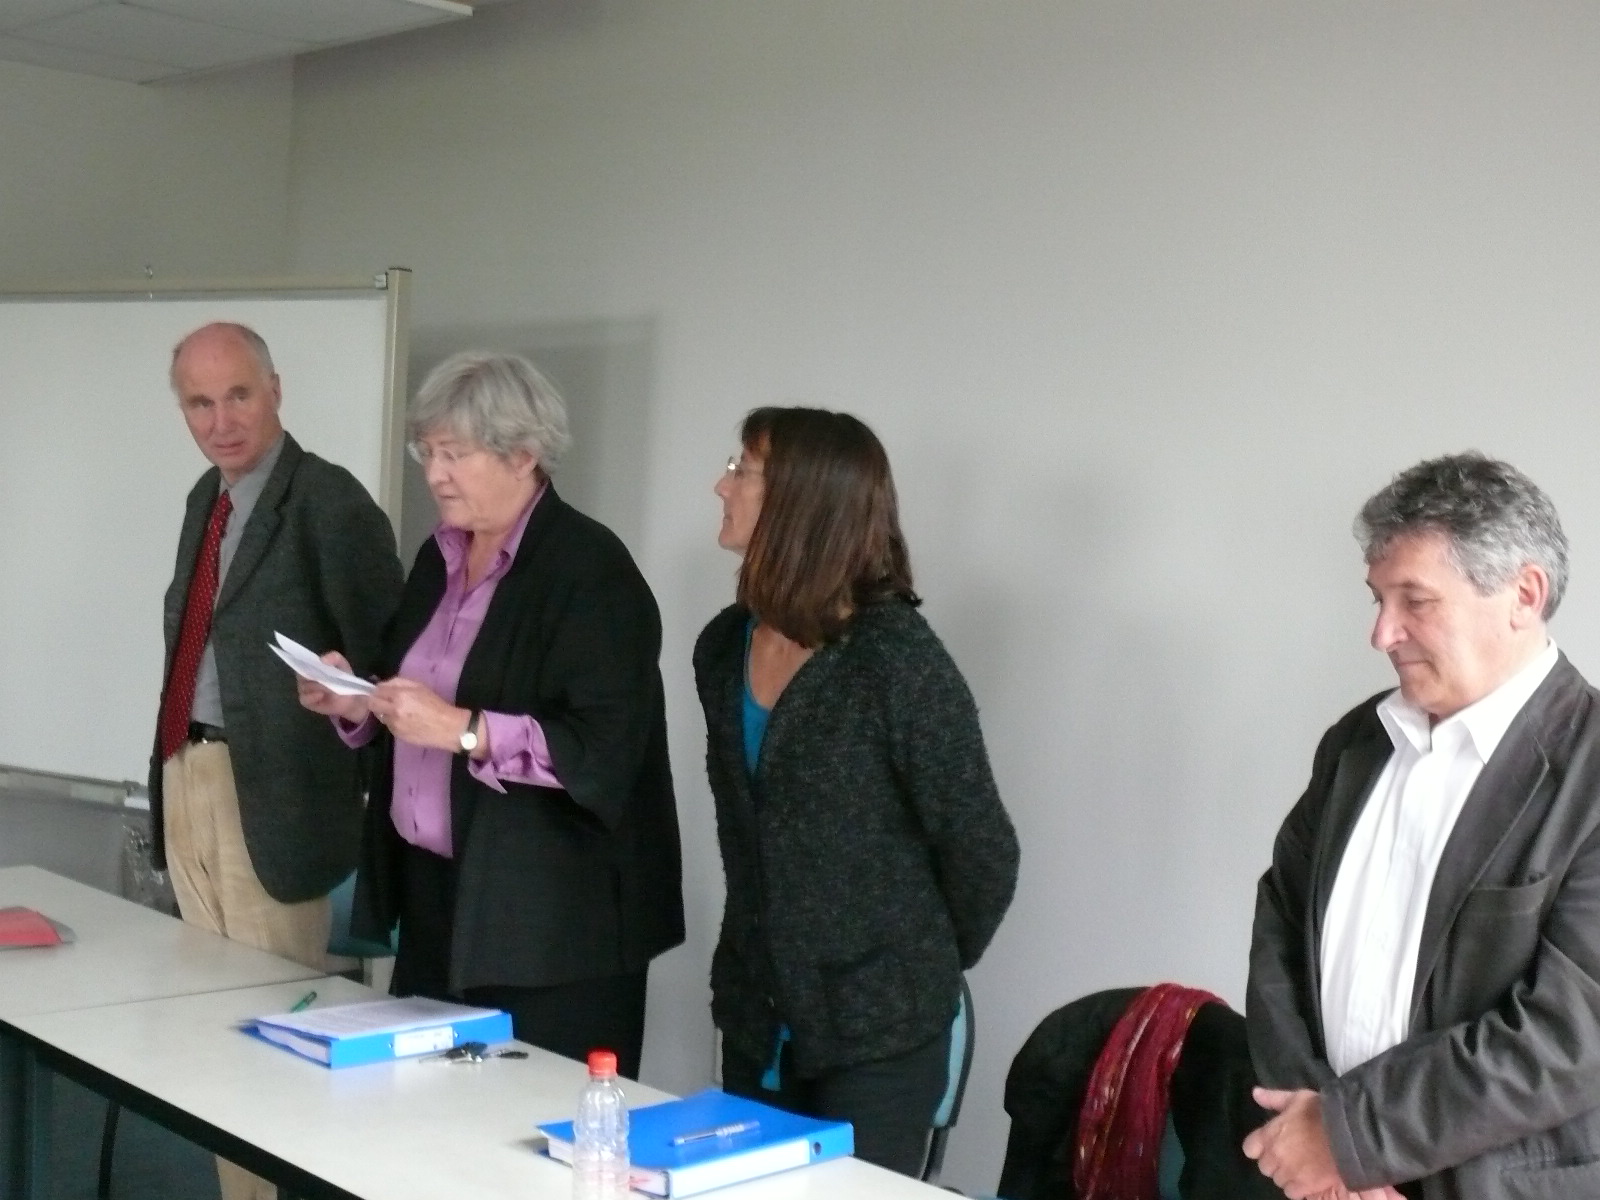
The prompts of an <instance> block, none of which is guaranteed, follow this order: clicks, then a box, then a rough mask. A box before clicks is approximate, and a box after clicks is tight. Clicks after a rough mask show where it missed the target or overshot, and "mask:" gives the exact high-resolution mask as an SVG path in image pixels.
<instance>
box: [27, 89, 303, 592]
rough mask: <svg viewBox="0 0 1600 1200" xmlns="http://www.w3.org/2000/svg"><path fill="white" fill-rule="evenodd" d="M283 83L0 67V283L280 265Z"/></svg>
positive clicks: (267, 270)
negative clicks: (0, 227)
mask: <svg viewBox="0 0 1600 1200" xmlns="http://www.w3.org/2000/svg"><path fill="white" fill-rule="evenodd" d="M292 83H293V73H292V68H291V65H290V64H288V63H275V64H269V65H267V66H263V67H253V68H251V69H249V70H245V71H239V72H234V73H230V74H228V75H226V76H216V77H213V78H208V79H198V80H192V81H189V82H186V83H176V84H170V85H158V86H150V87H141V86H138V85H136V84H131V83H122V82H119V81H115V80H107V79H94V78H91V77H89V76H86V75H70V74H67V73H66V72H64V71H51V70H46V69H44V68H42V67H31V66H24V65H22V64H19V63H5V62H0V154H3V159H0V214H3V218H4V228H5V236H4V238H0V287H14V286H18V285H34V284H40V283H43V284H57V285H71V284H77V283H82V282H102V281H106V280H123V279H137V278H143V277H144V269H145V266H146V264H148V265H150V266H151V267H152V268H153V270H154V271H155V274H156V277H157V278H158V279H193V278H196V277H206V278H218V277H232V276H249V277H263V276H267V275H275V274H277V273H279V272H280V271H281V270H282V269H283V265H284V258H285V246H286V243H285V220H286V214H287V203H286V200H285V188H286V186H287V181H288V167H289V122H290V116H291V111H292V110H291V100H292V96H291V87H292ZM174 429H175V432H176V433H177V434H183V427H182V425H181V424H175V426H174ZM176 529H177V525H176V518H175V519H174V525H173V530H174V532H173V537H174V538H176V536H177V533H176ZM156 619H157V620H159V614H158V616H157V618H156Z"/></svg>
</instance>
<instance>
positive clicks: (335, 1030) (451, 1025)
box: [241, 996, 511, 1067]
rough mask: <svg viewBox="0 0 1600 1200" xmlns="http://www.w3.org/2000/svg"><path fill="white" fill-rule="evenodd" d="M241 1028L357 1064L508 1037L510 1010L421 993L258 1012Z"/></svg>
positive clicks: (338, 1062)
mask: <svg viewBox="0 0 1600 1200" xmlns="http://www.w3.org/2000/svg"><path fill="white" fill-rule="evenodd" d="M241 1028H242V1029H243V1030H244V1031H245V1032H246V1033H249V1034H253V1035H254V1036H256V1037H258V1038H261V1039H262V1040H264V1041H268V1042H271V1043H272V1044H273V1045H275V1046H282V1047H283V1048H284V1049H285V1050H290V1051H292V1052H294V1053H295V1054H298V1055H300V1056H301V1057H302V1058H309V1059H311V1060H312V1061H313V1062H319V1063H322V1064H323V1065H324V1066H327V1067H358V1066H361V1065H363V1064H365V1063H374V1062H386V1061H388V1060H390V1059H395V1058H411V1057H413V1056H415V1055H418V1054H436V1053H439V1052H441V1051H444V1050H451V1049H454V1048H455V1047H457V1046H460V1045H462V1044H463V1043H465V1042H484V1043H491V1042H509V1041H510V1040H511V1016H510V1014H509V1013H503V1012H501V1011H500V1010H499V1009H496V1008H471V1007H468V1006H467V1005H465V1004H448V1003H446V1002H445V1001H443V1000H428V999H425V998H423V997H421V996H412V997H407V998H405V999H400V1000H363V1001H359V1002H358V1003H355V1004H335V1005H329V1006H328V1007H326V1008H309V1009H306V1010H305V1011H304V1012H297V1013H280V1014H278V1015H277V1016H271V1017H256V1018H254V1019H253V1020H250V1021H246V1022H245V1023H244V1024H243V1025H242V1026H241Z"/></svg>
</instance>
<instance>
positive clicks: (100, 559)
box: [0, 270, 409, 783]
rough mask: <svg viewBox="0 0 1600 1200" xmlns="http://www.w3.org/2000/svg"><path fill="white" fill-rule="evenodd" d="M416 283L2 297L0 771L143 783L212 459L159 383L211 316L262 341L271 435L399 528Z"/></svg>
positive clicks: (377, 279) (396, 273)
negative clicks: (166, 600)
mask: <svg viewBox="0 0 1600 1200" xmlns="http://www.w3.org/2000/svg"><path fill="white" fill-rule="evenodd" d="M408 284H409V273H408V272H406V271H403V270H390V271H387V272H384V273H382V274H379V275H377V276H374V277H372V278H370V279H368V280H365V281H362V282H361V283H359V284H357V283H353V282H343V283H340V284H337V285H332V286H317V287H306V286H304V285H298V286H294V287H292V288H278V287H254V288H195V287H187V288H185V289H183V290H182V291H175V292H162V291H146V290H140V291H139V292H137V293H129V292H101V293H96V294H83V293H79V294H60V295H41V294H39V293H32V294H26V295H24V294H15V293H13V294H0V413H3V416H4V420H3V421H0V765H9V766H16V767H23V768H27V769H29V770H35V771H48V772H54V773H60V774H65V775H75V776H86V777H89V778H96V779H106V780H116V781H120V780H132V781H138V782H141V783H142V782H143V781H144V779H145V777H146V774H147V771H148V762H149V757H150V745H151V740H152V738H153V736H154V729H155V721H156V708H157V705H158V703H159V699H160V691H161V673H162V667H163V663H164V648H163V644H162V634H161V601H162V596H163V595H164V594H165V592H166V588H167V584H168V582H169V581H170V580H171V578H172V570H173V561H174V556H175V554H176V551H177V544H178V529H179V526H180V525H181V524H182V521H183V508H184V498H185V497H186V496H187V495H188V493H189V489H190V488H191V487H193V486H194V483H195V481H196V480H197V479H198V478H199V476H200V474H201V472H203V471H205V470H206V469H207V468H208V467H209V465H210V464H209V463H207V462H206V460H205V458H204V457H203V456H202V455H201V453H200V451H199V449H198V448H197V447H196V446H195V444H194V441H193V439H192V438H191V437H190V436H189V431H188V429H187V427H186V426H185V425H184V422H183V417H182V415H181V414H180V412H179V410H178V404H177V400H176V398H175V397H174V396H173V393H172V390H171V388H170V386H169V385H168V382H167V370H168V366H169V363H170V361H171V356H172V348H173V346H174V345H176V344H177V342H178V341H179V339H181V338H182V337H183V336H184V335H185V334H186V333H188V332H189V331H190V330H192V329H196V328H198V327H199V326H201V325H204V324H206V323H207V322H209V321H238V322H241V323H243V324H245V325H249V326H250V327H251V328H253V329H255V330H256V331H257V332H258V333H260V334H261V336H262V337H264V338H265V339H266V341H267V345H268V347H269V348H270V349H271V351H272V357H273V362H274V365H275V367H276V368H277V371H278V375H279V377H280V378H281V380H282V383H283V408H282V416H283V424H284V427H285V428H286V429H287V430H288V431H289V432H290V433H291V434H293V435H294V437H295V439H296V440H297V441H299V442H300V444H301V445H302V446H304V447H305V448H306V449H307V450H310V451H313V452H315V453H316V454H319V455H321V456H323V457H324V458H327V459H330V460H331V461H333V462H336V463H339V464H341V465H342V466H344V467H347V468H348V469H349V470H350V471H351V472H352V473H353V474H354V475H355V477H356V478H357V479H359V480H360V481H361V482H362V483H363V484H364V485H365V486H366V487H367V489H368V490H369V491H371V492H372V494H373V495H374V496H375V497H376V498H377V499H378V501H379V503H380V504H382V505H383V506H384V508H385V511H386V512H388V514H389V517H390V520H391V521H393V522H394V523H395V526H396V528H398V527H399V520H400V512H399V494H400V487H399V481H400V474H399V472H400V455H401V439H402V436H403V433H402V430H403V420H402V418H401V407H402V406H403V403H404V400H403V397H404V393H405V375H404V371H405V362H406V353H405V345H404V342H405V318H406V312H407V303H406V301H407V297H408V290H409V289H408Z"/></svg>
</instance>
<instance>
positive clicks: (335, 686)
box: [267, 633, 373, 696]
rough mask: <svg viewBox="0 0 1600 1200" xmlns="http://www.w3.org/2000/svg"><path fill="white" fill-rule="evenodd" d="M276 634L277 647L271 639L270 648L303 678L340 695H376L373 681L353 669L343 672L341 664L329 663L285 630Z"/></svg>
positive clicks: (268, 646) (268, 645)
mask: <svg viewBox="0 0 1600 1200" xmlns="http://www.w3.org/2000/svg"><path fill="white" fill-rule="evenodd" d="M272 636H273V637H275V638H276V639H277V640H278V644H277V645H276V646H274V645H273V644H272V643H271V642H268V643H267V649H268V650H271V651H272V652H273V653H274V654H276V655H277V656H278V657H279V658H281V659H282V660H283V661H284V663H285V664H287V665H288V667H289V669H290V670H291V671H293V672H294V673H295V674H296V675H299V676H300V677H301V678H302V679H309V680H311V682H313V683H320V684H321V685H322V686H323V687H325V688H327V689H328V690H329V691H330V692H333V693H335V694H336V695H340V696H370V695H372V691H373V684H372V683H371V681H370V680H366V679H362V678H361V677H360V676H359V675H352V674H350V672H349V671H341V670H339V668H338V667H332V666H329V665H328V664H327V663H325V662H323V661H322V660H321V659H320V658H318V657H317V656H316V655H315V654H313V653H312V652H311V651H310V650H307V649H306V648H305V647H304V646H302V645H301V644H300V643H299V642H297V641H295V640H294V639H293V638H287V637H284V636H283V634H281V633H275V634H273V635H272Z"/></svg>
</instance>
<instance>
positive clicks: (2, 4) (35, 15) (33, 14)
mask: <svg viewBox="0 0 1600 1200" xmlns="http://www.w3.org/2000/svg"><path fill="white" fill-rule="evenodd" d="M106 2H107V0H0V31H4V32H7V33H9V32H10V31H11V30H13V29H21V28H22V27H23V26H25V25H32V24H33V23H34V22H35V21H44V20H47V19H49V18H50V17H62V16H66V14H68V13H74V12H78V11H79V10H80V9H85V8H93V7H94V6H95V5H97V4H104V3H106Z"/></svg>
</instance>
